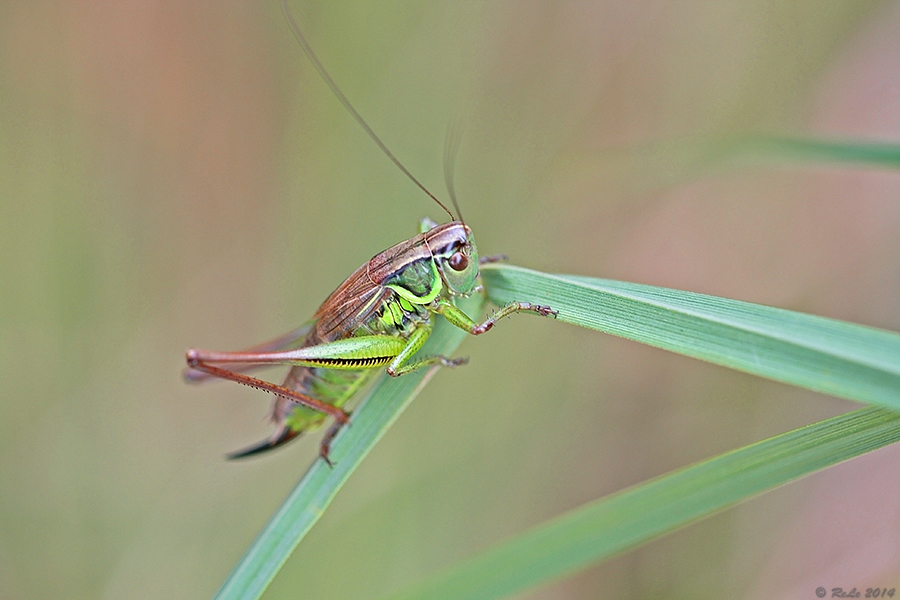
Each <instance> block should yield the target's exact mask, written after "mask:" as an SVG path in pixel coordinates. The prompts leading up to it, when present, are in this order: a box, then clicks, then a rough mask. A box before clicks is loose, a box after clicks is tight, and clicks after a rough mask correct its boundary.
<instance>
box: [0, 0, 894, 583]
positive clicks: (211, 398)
mask: <svg viewBox="0 0 900 600" xmlns="http://www.w3.org/2000/svg"><path fill="white" fill-rule="evenodd" d="M293 9H294V12H295V14H296V16H297V18H298V20H299V22H300V23H301V26H302V27H303V28H304V30H305V31H306V33H307V35H308V36H309V38H310V41H311V43H312V44H313V47H314V48H315V49H316V51H317V52H318V53H319V55H320V57H321V58H322V60H323V62H324V63H325V64H326V66H327V67H328V68H329V69H330V70H331V73H332V75H333V76H334V78H335V79H336V80H337V81H338V82H339V84H340V85H341V86H342V87H343V90H344V91H345V93H346V94H347V96H349V97H350V99H351V100H352V101H353V102H354V103H355V105H356V107H357V109H358V110H359V111H360V112H361V113H362V114H363V115H364V116H365V117H366V118H367V119H368V120H369V122H370V124H371V125H372V127H373V128H374V129H375V130H376V131H377V132H379V133H380V135H381V136H382V137H383V139H384V141H385V142H386V143H387V144H388V145H389V146H390V147H391V148H392V149H393V151H394V152H395V153H396V154H397V155H398V156H399V157H400V159H401V160H403V161H404V162H405V164H406V166H407V167H408V168H409V169H410V170H411V171H412V172H413V173H415V174H416V175H417V176H418V177H420V178H421V179H422V180H423V182H424V183H425V184H426V185H428V186H429V187H430V188H431V189H432V190H433V191H435V192H436V193H437V194H438V195H439V196H441V197H445V192H444V189H443V175H442V160H443V159H442V154H443V146H444V136H445V131H446V128H447V124H448V123H453V122H461V123H463V124H464V125H465V135H464V138H463V141H462V146H461V148H460V152H459V157H458V164H457V178H456V187H457V190H458V192H459V195H460V199H461V204H462V209H463V212H464V215H465V218H466V221H467V222H468V223H469V224H470V225H472V227H473V228H474V230H475V232H476V235H477V239H478V243H479V248H480V250H481V251H482V253H497V252H505V253H507V254H509V255H510V256H511V258H512V261H513V262H514V263H515V264H521V265H523V266H528V267H532V268H536V269H541V270H546V271H551V272H567V273H577V274H584V275H592V276H597V277H607V278H614V279H624V280H629V281H637V282H641V283H648V284H655V285H663V286H669V287H675V288H680V289H686V290H692V291H697V292H704V293H710V294H716V295H721V296H727V297H731V298H738V299H742V300H747V301H752V302H761V303H765V304H770V305H775V306H780V307H784V308H789V309H793V310H801V311H806V312H812V313H815V314H820V315H825V316H829V317H835V318H840V319H847V320H851V321H855V322H859V323H863V324H867V325H872V326H876V327H883V328H888V329H893V330H898V329H900V260H898V259H900V176H898V174H897V173H896V172H890V171H885V170H876V169H865V168H859V167H858V166H853V168H845V167H842V166H841V165H829V166H821V165H815V166H812V165H803V164H788V163H786V162H785V161H784V160H783V159H778V160H774V161H763V162H760V161H755V162H753V163H750V162H748V161H743V160H741V158H740V157H735V156H734V155H728V156H725V155H724V154H723V153H722V152H721V151H718V150H716V148H719V149H720V150H721V148H724V147H727V146H722V145H721V142H722V141H728V140H734V139H739V138H740V137H741V136H745V135H778V136H800V137H820V138H827V139H866V140H882V141H892V140H893V141H896V140H897V139H898V138H900V111H898V110H897V107H898V106H900V67H898V65H900V36H897V34H896V32H897V31H898V30H900V4H898V3H896V2H871V1H859V0H846V1H828V2H821V1H813V0H805V1H788V2H768V1H761V0H752V1H747V0H743V1H726V2H718V1H713V0H709V1H706V2H704V1H699V0H698V1H693V2H665V1H653V0H651V1H649V2H640V3H633V2H623V1H621V0H608V1H603V0H598V1H571V2H559V1H541V0H534V1H529V2H509V1H506V2H487V3H485V2H469V1H464V2H457V3H446V2H421V1H415V0H393V1H390V2H349V1H347V2H345V1H340V2H312V1H310V2H303V3H300V2H295V3H293ZM0 48H2V50H0V209H2V213H0V217H2V218H0V286H2V287H0V341H2V343H0V381H2V390H3V391H2V403H0V598H2V599H30V598H50V597H55V598H67V599H70V600H71V599H80V598H203V597H209V596H211V595H212V594H213V593H214V592H215V590H216V589H217V588H218V586H219V585H220V584H221V583H222V581H223V580H224V578H225V576H226V575H227V574H228V572H229V571H230V570H231V568H232V567H233V566H234V564H235V563H236V561H237V560H238V559H239V558H240V556H241V555H242V553H243V551H244V550H245V549H246V547H247V546H248V544H249V543H250V541H251V540H252V539H253V538H254V536H255V535H256V534H257V532H258V531H259V530H260V528H261V527H262V525H263V524H264V523H265V521H266V520H267V518H268V516H269V515H270V514H271V513H272V512H273V511H274V510H275V509H276V507H277V506H278V505H279V504H280V502H281V501H282V499H283V498H284V497H285V496H286V494H287V493H288V491H289V490H290V489H291V488H292V487H293V486H294V484H295V483H296V481H297V480H298V479H299V477H300V476H301V474H302V473H303V471H304V470H305V468H306V467H307V465H308V464H309V463H310V462H311V461H312V460H313V459H314V457H315V455H316V452H317V442H318V440H317V438H318V436H310V437H308V438H307V439H304V440H302V441H300V442H297V443H294V444H291V445H290V446H289V447H287V448H285V449H284V450H282V451H280V452H277V453H274V454H272V455H270V456H266V457H265V458H260V459H257V460H248V461H244V462H237V463H231V462H226V461H225V460H224V459H223V454H224V453H225V452H227V451H230V450H234V449H236V448H239V447H242V446H244V445H246V444H248V443H251V442H255V441H257V440H258V439H261V438H263V437H264V436H266V435H267V434H268V433H269V431H270V427H269V425H268V423H267V422H266V419H265V417H266V414H267V410H268V406H269V402H270V398H269V397H267V396H266V395H265V394H262V393H259V392H255V391H253V390H250V389H247V388H244V387H241V386H238V385H233V384H227V383H216V384H210V385H207V386H201V387H193V386H187V385H185V384H183V383H182V382H181V380H180V369H181V366H182V363H183V353H184V350H185V349H186V348H188V347H200V348H205V349H212V350H236V349H240V348H242V347H245V346H248V345H251V344H254V343H257V342H259V341H262V340H264V339H268V338H271V337H273V336H275V335H277V334H280V333H283V332H285V331H287V330H289V329H292V328H294V327H296V326H297V325H298V324H299V323H301V322H303V321H305V320H306V319H308V318H309V316H311V315H312V313H313V312H314V310H315V309H316V307H317V306H318V305H319V303H320V302H321V301H322V300H323V299H324V298H325V297H326V296H327V294H328V293H329V292H330V291H331V290H332V289H333V288H334V287H336V286H337V285H338V284H339V283H340V282H341V281H342V280H343V278H344V277H346V276H347V275H348V274H349V273H351V272H352V271H353V270H354V269H355V268H356V267H358V266H359V265H360V264H362V263H363V262H364V261H366V260H367V259H368V258H369V257H370V256H372V255H373V254H375V253H376V252H378V251H379V250H381V249H383V248H385V247H387V246H389V245H391V244H393V243H396V242H398V241H400V240H402V239H404V238H406V237H408V236H410V235H412V234H413V233H414V232H415V231H416V227H417V222H418V219H419V218H420V217H422V216H425V215H430V216H431V217H432V218H436V219H441V218H442V217H443V215H442V214H441V211H440V210H439V209H438V208H437V207H435V206H434V205H433V204H432V203H431V201H430V200H428V199H427V198H426V197H425V196H424V195H423V194H421V193H420V192H418V191H417V189H416V188H415V187H414V186H413V185H412V184H410V183H409V182H408V181H406V180H405V179H404V177H403V176H402V175H401V174H400V173H399V172H398V171H397V170H396V169H395V168H394V167H393V166H392V165H391V164H390V163H389V162H388V160H387V159H386V158H385V157H384V156H382V155H381V154H380V153H379V151H378V150H377V149H376V148H375V146H374V145H373V144H372V143H371V142H370V141H369V140H368V139H367V138H366V137H365V135H364V134H363V133H362V132H361V131H360V129H359V127H358V126H357V125H356V124H355V123H354V122H353V121H352V120H351V118H350V117H349V116H348V115H347V114H346V113H345V112H344V111H343V109H342V108H341V107H340V105H339V104H338V103H337V101H336V100H335V99H334V98H333V97H332V96H331V95H330V93H329V92H328V91H327V89H326V88H325V86H324V84H323V83H322V82H321V81H320V80H319V79H318V78H317V76H316V75H315V73H314V71H313V70H312V68H311V66H310V65H309V63H308V62H307V61H306V59H305V58H304V57H303V56H302V54H301V52H300V49H299V48H298V47H297V45H296V42H295V41H294V40H293V39H292V37H291V36H290V33H289V32H288V30H287V27H286V24H285V23H284V20H283V18H282V16H281V13H280V10H279V7H278V6H277V4H276V2H275V1H274V0H267V1H266V2H231V1H225V2H212V1H208V0H207V1H205V2H204V1H185V2H143V3H114V2H54V3H49V2H24V1H19V2H9V1H7V2H3V3H0ZM462 352H463V353H464V354H467V355H469V356H470V357H471V363H470V364H469V365H468V366H466V367H465V368H462V369H458V370H455V371H452V372H449V371H448V372H444V373H440V374H439V376H437V377H436V378H435V380H434V381H433V383H432V384H431V385H430V386H429V387H428V388H426V390H425V391H424V392H423V393H422V394H421V396H420V397H419V398H418V400H417V401H416V402H415V403H414V404H413V406H412V407H411V409H410V410H408V411H407V412H406V413H405V414H404V415H403V417H402V418H401V419H400V421H399V422H398V423H397V425H396V426H395V427H394V428H393V429H392V430H391V431H390V432H389V433H388V435H387V436H386V438H385V439H384V440H383V442H382V443H381V444H380V445H379V446H378V447H377V448H376V449H375V451H374V452H373V453H372V454H371V455H370V457H369V458H368V460H367V461H366V462H365V463H364V464H363V466H362V468H361V469H360V470H359V471H357V473H356V474H355V475H354V477H353V478H352V479H351V481H350V483H349V484H348V485H347V487H346V488H345V489H344V490H343V491H342V492H341V494H340V495H339V496H338V498H337V499H336V501H335V503H334V504H333V506H332V508H331V510H330V511H329V512H328V513H327V514H326V515H325V517H324V518H323V519H322V521H321V522H320V523H319V524H318V525H317V526H316V528H315V529H314V530H313V531H312V533H311V534H310V536H309V537H308V538H307V539H306V540H305V541H304V543H303V544H302V545H301V546H300V548H299V549H298V551H297V552H296V553H295V554H294V556H293V557H292V559H291V560H290V561H289V563H288V564H287V566H286V568H285V569H284V571H283V572H282V573H281V575H280V576H279V577H278V578H277V579H276V580H275V583H274V585H273V587H272V588H271V589H270V591H269V593H268V595H267V597H270V598H281V597H291V598H301V597H302V598H372V597H377V596H379V595H380V594H383V593H385V592H387V591H390V590H393V589H396V588H398V587H400V586H402V585H404V584H407V583H410V582H412V581H415V580H417V579H419V578H421V577H422V576H424V575H425V574H427V573H431V572H433V570H435V569H437V568H439V567H441V566H443V565H447V564H449V563H451V562H453V561H456V560H458V559H461V558H463V557H466V556H469V555H471V554H472V553H474V552H476V551H478V550H480V549H484V548H486V547H488V546H489V545H491V544H493V543H496V542H498V541H500V540H502V539H504V538H506V537H507V536H511V535H514V534H516V533H519V532H521V531H523V530H524V529H525V528H527V527H529V526H531V525H534V524H537V523H539V522H541V521H543V520H545V519H548V518H551V517H553V516H554V515H558V514H559V513H561V512H563V511H565V510H567V509H570V508H572V507H575V506H578V505H580V504H582V503H584V502H587V501H589V500H592V499H595V498H598V497H600V496H602V495H605V494H609V493H611V492H614V491H616V490H619V489H621V488H623V487H625V486H628V485H630V484H633V483H636V482H639V481H642V480H644V479H647V478H649V477H652V476H655V475H658V474H661V473H664V472H666V471H668V470H671V469H674V468H677V467H680V466H683V465H685V464H688V463H690V462H693V461H696V460H699V459H702V458H705V457H708V456H711V455H713V454H717V453H720V452H724V451H727V450H729V449H732V448H735V447H738V446H741V445H744V444H747V443H750V442H752V441H755V440H758V439H761V438H763V437H766V436H769V435H773V434H776V433H779V432H782V431H785V430H787V429H789V428H793V427H796V426H800V425H803V424H806V423H809V422H812V421H814V420H817V419H820V418H824V417H827V416H830V415H833V414H837V413H839V412H842V411H845V410H848V409H849V408H851V406H852V405H851V404H850V403H847V402H843V401H839V400H836V399H833V398H828V397H823V396H820V395H817V394H813V393H811V392H806V391H801V390H795V389H792V388H789V387H786V386H783V385H779V384H776V383H772V382H768V381H762V380H759V379H757V378H754V377H750V376H746V375H742V374H738V373H733V372H730V371H727V370H725V369H722V368H719V367H714V366H710V365H707V364H703V363H699V362H697V361H694V360H690V359H687V358H683V357H679V356H675V355H670V354H667V353H665V352H662V351H659V350H655V349H650V348H645V347H642V346H639V345H637V344H634V343H631V342H626V341H623V340H619V339H614V338H611V337H608V336H603V335H600V334H597V333H593V332H588V331H584V330H579V329H577V328H574V327H570V326H567V325H564V324H560V323H554V322H552V321H549V320H542V319H537V318H532V317H526V316H518V317H514V318H512V319H509V320H507V321H504V322H503V323H502V324H501V325H500V326H499V327H497V328H496V329H495V330H494V331H493V332H492V333H491V334H490V335H487V336H483V337H481V338H479V339H472V340H469V341H467V342H466V343H465V344H464V346H463V348H462ZM273 377H281V373H273ZM898 464H900V449H898V448H887V449H885V450H883V451H881V452H878V453H874V454H872V455H868V456H866V457H863V458H861V459H858V460H856V461H853V462H851V463H847V464H844V465H841V466H839V467H837V468H835V469H832V470H830V471H827V472H825V473H822V474H819V475H817V476H814V477H810V478H808V479H806V480H803V481H802V482H800V483H798V484H795V485H791V486H788V487H786V488H783V489H780V490H777V491H775V492H773V493H770V494H767V495H765V496H763V497H761V498H758V499H755V500H753V501H751V502H748V503H746V504H744V505H742V506H740V507H738V508H737V509H734V510H730V511H727V512H725V513H723V514H720V515H718V516H716V517H714V518H712V519H708V520H706V521H704V522H702V523H700V524H697V525H694V526H692V527H689V528H686V529H684V530H682V531H679V532H677V533H675V534H673V535H670V536H668V537H666V538H664V539H662V540H659V541H657V542H654V543H652V544H649V545H647V546H645V547H643V548H641V549H639V550H636V551H633V552H629V553H627V554H625V555H623V556H621V557H619V558H618V559H616V560H613V561H611V562H608V563H606V564H603V565H601V566H598V567H595V568H593V569H591V570H589V571H587V572H585V573H582V574H580V575H578V576H575V577H573V578H570V579H568V580H565V581H562V582H559V583H557V584H554V585H551V586H548V587H545V588H543V589H539V590H535V591H533V592H531V593H529V594H527V595H526V596H525V597H528V598H599V597H609V598H650V597H660V596H662V595H665V596H666V597H678V598H688V597H690V598H723V597H744V598H782V597H783V598H800V597H813V592H814V589H815V588H816V587H818V586H823V587H826V588H828V589H830V588H831V587H837V586H842V587H844V588H847V589H849V588H851V587H854V586H856V587H857V588H858V589H864V588H866V587H874V586H883V585H888V586H890V585H897V584H900V540H898V537H900V536H898V531H900V529H898V525H900V523H898V519H900V517H898V515H900V477H898V475H900V467H898Z"/></svg>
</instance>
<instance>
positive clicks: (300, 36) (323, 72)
mask: <svg viewBox="0 0 900 600" xmlns="http://www.w3.org/2000/svg"><path fill="white" fill-rule="evenodd" d="M281 10H282V11H284V16H285V18H286V19H287V22H288V25H289V26H290V28H291V32H292V33H293V34H294V37H295V38H297V41H298V42H299V43H300V47H301V48H303V52H304V53H306V57H307V58H309V60H310V62H311V63H312V64H313V66H314V67H315V68H316V71H318V72H319V75H320V76H321V77H322V79H323V80H325V83H326V84H328V87H329V88H331V91H332V92H333V93H334V95H335V96H337V99H338V100H339V101H340V102H341V104H343V105H344V108H346V109H347V111H348V112H349V113H350V114H351V115H353V118H354V119H356V122H357V123H359V125H360V127H362V128H363V130H365V132H366V133H368V134H369V137H370V138H372V141H374V142H375V143H376V144H377V145H378V147H379V148H381V151H382V152H384V153H385V155H387V157H388V158H390V159H391V161H393V163H394V164H395V165H397V167H398V168H399V169H400V170H401V171H403V173H404V174H405V175H406V176H407V177H409V178H410V180H411V181H412V182H413V183H415V184H416V185H417V186H419V189H421V190H422V191H423V192H425V193H426V194H428V197H429V198H431V199H432V200H434V201H435V202H437V203H438V206H440V207H441V208H443V209H444V210H445V211H446V212H447V214H448V215H450V218H451V219H453V220H456V217H455V216H453V213H452V212H450V209H449V208H447V207H446V206H445V205H444V203H443V202H441V201H440V200H438V199H437V196H435V195H434V194H432V193H431V192H429V191H428V188H426V187H425V186H424V185H422V183H421V182H420V181H419V180H418V179H416V178H415V176H414V175H413V174H412V173H410V172H409V170H408V169H407V168H406V167H404V166H403V163H401V162H400V160H399V159H398V158H397V157H396V156H394V153H393V152H391V151H390V150H389V149H388V147H387V146H385V145H384V142H382V141H381V138H379V137H378V135H376V134H375V132H374V131H372V128H371V127H369V124H368V123H366V120H365V119H363V118H362V115H360V114H359V113H358V112H356V109H355V108H353V105H352V104H350V101H349V100H347V97H346V96H345V95H344V92H342V91H341V88H339V87H338V85H337V83H335V82H334V79H332V78H331V75H329V74H328V71H326V70H325V67H324V66H322V63H321V62H320V61H319V57H318V56H316V53H315V52H313V49H312V46H310V45H309V42H307V41H306V37H304V35H303V33H302V32H301V31H300V27H299V26H298V25H297V22H296V21H295V20H294V16H293V15H292V14H291V11H290V9H288V5H287V0H281ZM455 204H456V202H455V201H454V205H455ZM457 210H459V207H457Z"/></svg>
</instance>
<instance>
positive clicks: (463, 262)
mask: <svg viewBox="0 0 900 600" xmlns="http://www.w3.org/2000/svg"><path fill="white" fill-rule="evenodd" d="M447 262H449V263H450V268H451V269H453V270H454V271H463V270H465V268H466V267H468V266H469V257H468V256H466V255H465V254H463V253H462V252H454V253H453V255H452V256H450V260H449V261H447Z"/></svg>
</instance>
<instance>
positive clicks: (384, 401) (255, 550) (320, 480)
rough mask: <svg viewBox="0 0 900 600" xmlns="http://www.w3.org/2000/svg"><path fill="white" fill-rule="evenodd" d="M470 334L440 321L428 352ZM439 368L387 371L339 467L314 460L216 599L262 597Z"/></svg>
mask: <svg viewBox="0 0 900 600" xmlns="http://www.w3.org/2000/svg"><path fill="white" fill-rule="evenodd" d="M459 305H460V308H462V309H463V310H465V311H466V312H467V313H468V314H479V313H480V312H481V309H482V307H483V299H482V298H481V297H480V296H475V297H473V298H471V299H467V300H464V301H462V302H460V303H459ZM466 335H468V334H467V333H466V332H464V331H462V330H460V329H458V328H456V327H453V326H452V325H450V324H449V323H447V322H446V321H445V320H444V319H438V322H437V323H436V325H435V328H434V331H433V333H432V334H431V337H429V338H428V342H427V344H426V345H425V346H424V347H423V349H422V352H423V353H425V354H444V355H452V354H453V352H454V350H456V348H457V346H459V344H460V342H462V340H463V338H465V337H466ZM435 371H436V369H429V370H427V371H424V370H423V371H417V372H414V373H410V374H407V375H404V376H403V377H397V378H391V377H387V376H384V375H382V376H381V377H380V378H379V379H377V380H376V382H375V384H374V386H373V387H372V390H371V391H370V392H369V394H368V395H367V396H366V398H365V400H363V401H362V403H361V404H360V406H359V408H358V409H357V410H356V411H355V412H354V414H353V417H352V419H351V421H350V426H349V427H344V428H343V429H342V430H341V432H340V434H339V435H338V437H337V439H335V441H334V444H333V448H332V451H331V459H332V460H333V461H334V463H335V465H334V468H329V467H328V465H326V464H325V463H324V462H323V461H322V460H316V461H315V462H314V463H313V465H312V466H311V467H310V468H309V470H308V471H307V472H306V474H305V475H304V476H303V479H301V480H300V483H298V484H297V487H295V488H294V490H293V491H292V492H291V494H290V495H289V496H288V497H287V499H286V500H285V501H284V504H282V505H281V508H279V509H278V512H276V513H275V515H274V516H273V517H272V519H271V520H270V521H269V523H268V524H267V525H266V526H265V528H264V529H263V530H262V532H261V533H260V534H259V537H257V538H256V540H255V541H254V542H253V544H252V545H251V546H250V548H249V549H248V550H247V553H246V554H245V555H244V557H243V558H242V559H241V561H240V562H239V563H238V565H237V567H235V569H234V571H232V573H231V575H230V576H229V577H228V579H227V580H226V581H225V583H224V584H223V585H222V588H221V589H220V590H219V592H218V594H217V595H216V598H219V599H222V600H224V599H232V598H235V599H237V598H240V599H242V600H246V599H252V598H259V597H260V596H261V595H262V593H263V592H264V591H265V590H266V588H267V587H268V586H269V584H270V583H271V582H272V579H273V578H274V577H275V575H276V573H278V571H279V570H280V569H281V567H282V566H283V565H284V563H285V562H286V561H287V559H288V557H290V555H291V553H292V552H293V551H294V549H295V548H296V547H297V545H298V544H299V543H300V540H301V539H303V536H305V535H306V534H307V532H309V530H310V529H311V528H312V526H313V525H315V523H316V522H317V521H318V520H319V518H320V517H321V516H322V514H324V512H325V509H326V508H327V507H328V505H329V504H331V501H332V500H333V499H334V497H335V495H336V494H337V493H338V490H340V489H341V487H342V486H343V485H344V483H345V482H346V481H347V479H349V477H350V475H351V474H352V473H353V471H355V470H356V467H357V466H359V464H360V463H361V462H362V460H363V458H365V456H366V455H367V454H368V453H369V451H370V450H371V449H372V447H373V446H374V445H375V443H376V442H378V440H379V439H381V436H382V435H384V433H385V431H387V429H388V427H390V426H391V424H392V423H393V422H394V421H395V420H396V419H397V417H399V416H400V413H401V412H403V410H404V409H405V408H406V407H407V406H408V405H409V403H410V402H412V400H413V398H415V396H416V394H417V393H418V392H419V390H421V389H422V387H424V385H425V384H426V383H427V382H428V380H429V379H430V378H431V376H432V375H433V374H434V373H435Z"/></svg>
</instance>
